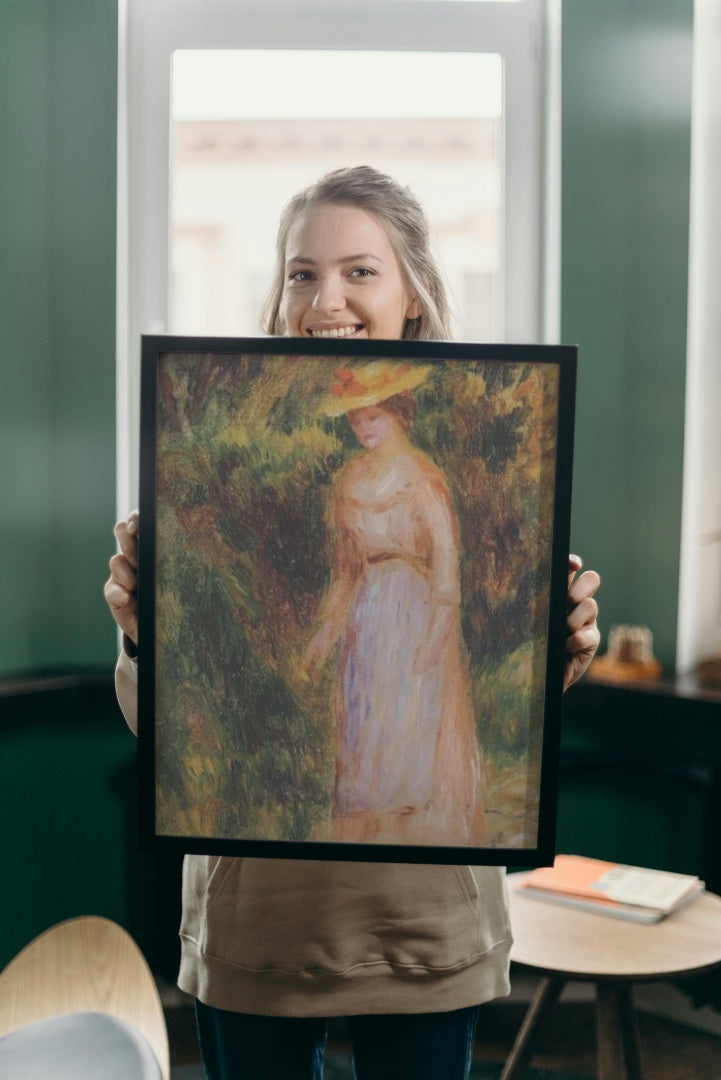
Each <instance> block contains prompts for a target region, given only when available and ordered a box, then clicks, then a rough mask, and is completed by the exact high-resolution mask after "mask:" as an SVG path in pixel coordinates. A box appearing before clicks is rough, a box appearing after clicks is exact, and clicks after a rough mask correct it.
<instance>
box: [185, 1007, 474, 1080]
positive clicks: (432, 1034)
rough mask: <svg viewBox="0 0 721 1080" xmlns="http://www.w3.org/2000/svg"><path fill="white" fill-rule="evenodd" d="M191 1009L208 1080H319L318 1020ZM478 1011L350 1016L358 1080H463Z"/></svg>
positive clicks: (324, 1032) (323, 1024) (321, 1032)
mask: <svg viewBox="0 0 721 1080" xmlns="http://www.w3.org/2000/svg"><path fill="white" fill-rule="evenodd" d="M195 1007H196V1017H197V1021H198V1038H199V1042H200V1052H201V1054H202V1057H203V1065H204V1067H205V1071H206V1074H207V1076H208V1080H321V1077H322V1076H323V1054H324V1051H325V1044H326V1039H327V1036H328V1023H327V1021H326V1020H325V1019H324V1018H323V1017H298V1018H295V1017H283V1016H280V1017H276V1016H249V1015H247V1014H246V1013H233V1012H225V1011H224V1010H222V1009H214V1008H212V1007H211V1006H209V1005H203V1003H202V1002H200V1001H197V1002H196V1006H195ZM478 1009H479V1007H478V1006H473V1007H472V1008H470V1009H458V1010H456V1011H454V1012H446V1013H410V1014H405V1013H403V1014H397V1015H392V1016H350V1017H348V1026H349V1028H350V1035H351V1041H352V1044H353V1064H354V1068H355V1076H356V1078H357V1080H467V1077H468V1074H469V1071H470V1068H471V1059H472V1051H473V1036H474V1032H475V1028H476V1021H477V1020H478Z"/></svg>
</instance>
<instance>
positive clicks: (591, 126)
mask: <svg viewBox="0 0 721 1080" xmlns="http://www.w3.org/2000/svg"><path fill="white" fill-rule="evenodd" d="M692 25H693V4H692V0H636V2H633V3H632V2H631V0H609V3H604V4H596V3H593V2H591V0H572V2H571V0H567V2H566V3H565V4H564V6H563V201H562V229H563V242H562V290H561V295H562V337H563V340H564V341H568V342H573V343H577V344H578V345H579V388H578V415H577V447H576V466H575V484H574V511H573V543H574V546H575V547H576V548H577V549H578V550H579V551H580V552H581V553H582V554H583V555H584V557H585V560H586V563H587V565H589V566H593V567H596V568H598V569H599V570H600V572H601V574H602V576H603V590H602V593H601V597H600V599H601V604H602V629H604V631H607V630H608V628H609V626H610V625H611V624H613V623H616V622H630V623H642V624H645V625H648V626H650V627H651V629H652V630H653V632H654V636H655V642H656V652H657V655H658V656H659V658H660V659H661V660H663V662H664V663H665V664H666V665H667V667H669V668H671V667H672V666H673V663H674V657H675V637H676V616H677V590H678V556H679V543H680V520H681V483H682V462H683V420H684V384H685V351H686V294H687V265H688V211H689V167H690V163H689V153H690V108H691V43H692Z"/></svg>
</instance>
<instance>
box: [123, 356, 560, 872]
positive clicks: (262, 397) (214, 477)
mask: <svg viewBox="0 0 721 1080" xmlns="http://www.w3.org/2000/svg"><path fill="white" fill-rule="evenodd" d="M574 382H575V350H574V349H572V348H564V347H550V346H489V345H465V344H464V345H461V344H453V345H448V344H440V343H430V342H405V341H402V342H370V341H369V342H353V343H352V344H351V343H348V342H343V341H337V340H335V341H333V340H324V341H314V340H307V341H306V340H301V339H283V338H258V339H242V340H241V339H233V340H228V339H217V338H216V339H199V338H196V339H193V338H191V339H187V338H186V339H180V338H170V337H152V338H145V339H144V342H143V372H142V410H141V411H142V432H141V507H140V508H141V523H142V527H141V533H140V586H139V607H140V659H139V665H140V668H139V671H140V697H139V703H140V732H139V733H140V760H141V770H142V771H141V830H142V835H143V840H144V842H145V843H146V844H149V845H151V846H163V845H169V846H176V847H178V848H181V849H182V850H184V851H196V852H201V853H202V852H207V853H218V854H221V853H222V854H234V853H235V854H255V855H263V856H270V857H273V856H282V857H289V856H290V857H298V858H328V859H361V860H370V859H372V860H374V861H378V860H389V861H394V862H397V861H414V862H458V861H461V862H467V863H468V862H470V863H488V864H511V865H513V864H517V865H534V864H537V863H539V862H544V861H545V862H547V861H548V860H549V857H551V858H552V855H553V843H554V828H555V806H556V782H557V764H558V749H559V712H560V699H561V688H562V679H563V663H564V638H565V610H566V587H567V556H568V522H569V510H570V507H569V502H570V475H571V442H572V430H573V396H574Z"/></svg>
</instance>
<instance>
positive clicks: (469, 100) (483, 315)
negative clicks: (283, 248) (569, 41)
mask: <svg viewBox="0 0 721 1080" xmlns="http://www.w3.org/2000/svg"><path fill="white" fill-rule="evenodd" d="M409 91H412V92H409ZM172 125H173V130H172V140H171V145H172V151H171V188H170V217H171V229H170V249H171V250H170V271H171V272H170V281H169V330H170V332H172V333H208V334H241V335H243V334H248V335H252V334H257V333H258V332H259V313H260V310H261V308H262V304H263V300H264V297H265V294H266V291H267V288H268V286H269V283H270V277H271V269H272V258H273V245H274V236H275V229H276V225H277V221H278V217H279V215H280V212H281V210H282V208H283V206H284V204H285V202H286V201H287V200H288V198H289V197H290V196H291V195H292V194H294V193H295V191H297V190H298V189H299V188H301V187H302V186H304V185H305V184H307V183H310V182H311V181H313V180H315V179H317V177H319V176H320V175H321V174H322V173H324V172H326V171H328V170H330V169H334V168H338V167H341V166H345V165H358V164H369V165H373V166H375V167H377V168H379V169H381V170H383V171H386V172H389V173H390V174H391V175H392V176H394V177H395V178H396V179H398V180H400V181H401V182H403V183H406V184H408V185H409V186H410V187H411V188H412V189H413V190H414V191H415V192H416V194H417V195H418V196H419V197H420V199H421V201H422V202H423V204H424V206H425V208H426V210H427V212H428V216H429V218H430V221H431V227H432V232H433V240H434V247H435V250H436V253H437V255H438V257H439V260H440V262H441V264H442V265H443V267H444V269H445V271H446V276H447V279H448V284H449V286H450V291H451V295H452V299H453V305H454V309H455V312H456V316H457V336H458V337H460V338H466V339H471V340H473V339H475V340H494V339H497V338H499V337H500V336H501V334H502V325H503V311H502V298H503V290H502V287H501V282H502V277H503V269H504V254H503V228H502V221H503V62H502V59H501V57H500V56H498V55H496V54H490V53H477V52H475V53H433V52H423V53H420V52H392V51H388V52H380V51H373V52H370V51H352V52H351V51H320V50H319V51H312V50H302V51H301V50H299V51H292V50H257V49H255V50H203V49H192V50H189V49H185V50H176V51H175V52H174V55H173V65H172Z"/></svg>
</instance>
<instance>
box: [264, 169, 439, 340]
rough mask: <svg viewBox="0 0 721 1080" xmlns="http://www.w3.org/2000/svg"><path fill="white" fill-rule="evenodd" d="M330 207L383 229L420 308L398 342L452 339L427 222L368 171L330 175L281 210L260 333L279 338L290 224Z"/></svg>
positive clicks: (393, 185)
mask: <svg viewBox="0 0 721 1080" xmlns="http://www.w3.org/2000/svg"><path fill="white" fill-rule="evenodd" d="M323 203H335V204H337V205H341V206H357V207H359V208H360V209H361V210H365V211H366V212H367V213H369V214H372V215H373V217H375V218H376V219H377V220H378V221H379V222H380V223H381V224H382V225H383V226H384V228H385V230H386V232H387V233H388V238H389V240H390V241H391V244H392V245H393V249H394V251H395V254H396V257H397V259H398V262H399V265H400V268H401V273H402V274H403V276H404V278H405V280H406V283H407V284H408V286H409V287H410V289H411V290H412V291H413V292H414V293H415V295H416V296H417V298H418V300H419V301H420V305H421V314H420V315H419V316H418V317H417V318H415V319H406V321H405V324H404V326H403V332H402V333H401V337H402V338H406V339H414V340H431V341H447V340H448V339H449V338H451V337H452V329H451V310H450V306H449V303H448V298H447V294H446V287H445V284H444V282H443V276H442V274H441V271H440V268H439V267H438V265H437V263H436V261H435V258H434V256H433V255H432V253H431V250H430V235H429V229H428V221H427V219H426V215H425V212H424V210H423V207H422V206H421V204H420V202H419V200H418V199H417V198H416V196H415V195H414V194H413V192H412V191H411V190H410V188H407V187H403V186H402V185H401V184H399V183H398V182H397V181H395V180H393V178H392V177H390V176H386V175H385V174H384V173H381V172H379V171H378V170H377V169H374V168H372V167H371V166H370V165H357V166H353V167H351V168H345V169H336V170H335V171H334V172H330V173H327V174H326V175H325V176H322V177H321V178H320V180H317V181H316V182H315V183H314V184H311V185H310V186H309V187H307V188H305V189H304V190H303V191H299V192H298V194H297V195H294V196H293V198H292V199H291V200H290V202H289V203H288V205H287V206H286V207H285V209H284V211H283V213H282V215H281V218H280V222H279V224H278V236H277V239H276V248H275V273H274V279H273V284H272V286H271V290H270V293H269V296H268V299H267V301H266V304H265V308H264V311H263V324H262V325H263V330H264V331H265V332H266V333H268V334H277V335H282V334H284V333H285V331H286V327H285V323H284V321H283V317H282V315H281V305H282V301H283V290H284V285H285V257H286V245H287V241H288V233H289V231H290V228H291V226H292V225H293V224H294V222H295V220H296V218H297V217H298V216H299V215H300V214H302V213H303V212H304V211H305V210H307V209H308V208H309V207H311V206H320V205H322V204H323Z"/></svg>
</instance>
